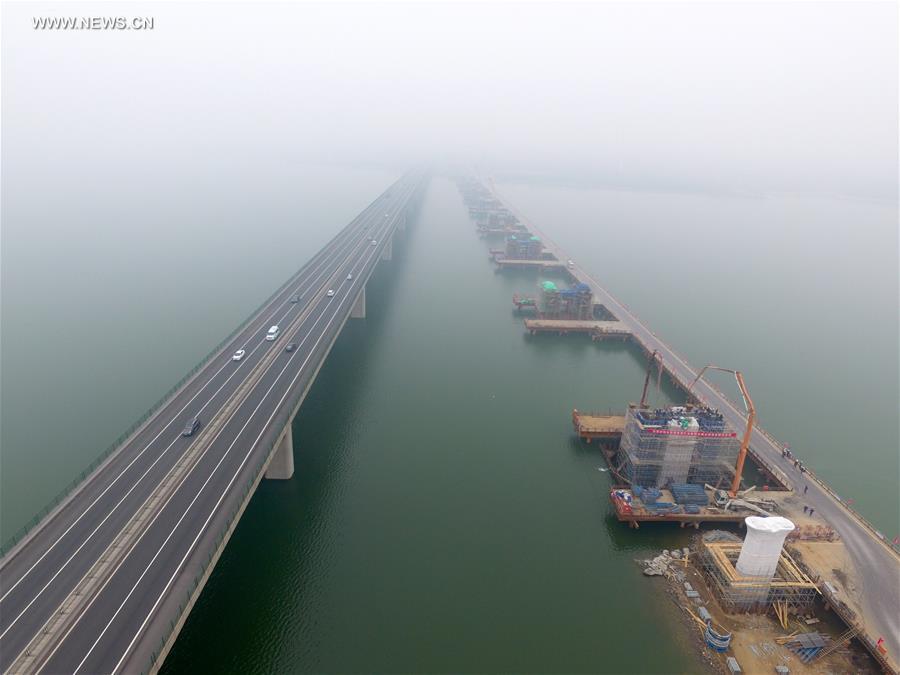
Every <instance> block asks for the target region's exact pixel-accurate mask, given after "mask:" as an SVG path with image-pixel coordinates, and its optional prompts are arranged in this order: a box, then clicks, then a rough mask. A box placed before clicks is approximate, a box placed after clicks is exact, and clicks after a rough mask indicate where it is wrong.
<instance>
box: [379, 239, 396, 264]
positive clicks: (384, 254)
mask: <svg viewBox="0 0 900 675" xmlns="http://www.w3.org/2000/svg"><path fill="white" fill-rule="evenodd" d="M393 257H394V238H393V237H391V238H390V239H388V243H387V244H385V246H384V248H383V249H381V259H382V260H390V259H391V258H393Z"/></svg>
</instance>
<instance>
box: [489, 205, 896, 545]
mask: <svg viewBox="0 0 900 675" xmlns="http://www.w3.org/2000/svg"><path fill="white" fill-rule="evenodd" d="M492 192H493V193H494V195H495V196H496V197H497V198H498V199H500V201H502V202H503V203H504V204H505V205H506V207H507V208H508V209H510V210H511V211H512V212H513V213H515V214H516V215H517V216H518V217H519V218H520V219H521V220H523V221H526V222H528V224H529V225H531V226H532V227H533V228H534V229H536V230H537V229H539V228H537V227H536V226H535V225H534V224H533V223H531V221H530V220H528V219H527V218H525V217H524V215H523V214H521V213H519V212H518V211H517V210H516V209H514V208H513V207H512V206H511V205H510V204H508V203H506V200H505V199H504V198H503V197H502V196H501V195H500V193H499V192H498V191H497V190H496V189H494V190H492ZM541 235H542V237H543V238H544V240H546V241H547V242H549V243H550V244H551V245H552V246H553V247H555V248H556V249H558V250H559V251H562V248H561V247H560V246H559V245H558V244H557V243H556V242H555V241H553V240H552V239H550V237H548V236H547V235H546V234H545V233H543V232H541ZM584 273H585V274H586V275H587V276H588V278H589V279H590V280H591V281H593V282H594V283H595V284H597V286H599V287H600V288H602V289H603V291H604V292H605V293H606V294H607V295H608V296H609V297H610V298H612V299H613V300H614V301H615V302H616V303H618V304H619V305H621V306H622V307H624V308H625V310H626V311H627V312H628V313H629V314H631V315H632V316H633V317H634V318H635V319H636V320H637V322H638V323H640V324H641V325H642V326H643V327H644V328H645V329H646V330H647V331H648V332H649V333H650V334H651V335H653V337H655V338H656V339H657V340H659V341H660V342H662V339H661V338H659V337H657V335H656V333H654V332H653V331H652V330H650V328H649V326H648V325H647V324H646V323H645V322H644V321H643V319H641V318H640V317H639V316H638V315H637V313H636V312H635V311H634V310H632V309H631V308H630V307H629V306H628V305H626V304H625V303H624V302H622V301H621V300H619V298H617V297H616V296H615V295H613V294H612V293H611V292H610V291H609V290H607V289H606V288H605V287H604V286H602V285H601V284H600V283H599V282H598V281H597V280H596V279H594V277H593V275H592V274H590V273H589V272H587V271H585V272H584ZM607 309H608V310H609V311H612V310H611V309H610V308H607ZM617 318H618V317H617ZM666 348H667V349H668V350H669V351H671V352H672V353H673V354H675V356H677V357H678V358H679V359H680V360H681V362H682V363H683V364H684V365H685V366H686V367H687V368H688V370H690V371H693V367H691V366H690V365H689V364H690V361H688V360H687V359H686V358H685V357H684V355H683V354H681V353H679V352H678V351H676V350H675V349H673V348H672V347H671V346H670V345H668V344H666ZM707 384H709V386H710V388H712V389H714V390H715V391H716V392H717V393H718V394H719V395H720V396H722V398H724V399H726V400H727V401H729V402H730V403H731V404H732V406H734V407H735V409H738V410H739V408H738V407H737V405H736V404H735V402H734V401H733V400H732V399H731V398H730V397H729V396H726V395H725V394H724V393H722V391H721V390H720V389H719V388H718V387H715V386H713V385H712V384H710V383H707ZM754 429H756V430H757V431H759V432H760V433H761V434H762V435H763V436H765V437H766V438H768V439H769V440H770V441H772V442H773V443H774V444H776V446H778V447H784V444H783V443H781V441H779V440H777V439H776V438H775V437H774V436H773V435H772V434H770V433H769V432H768V431H767V430H766V429H764V428H763V427H761V426H759V425H758V424H757V425H754ZM750 451H751V452H752V454H753V457H754V459H755V460H757V461H758V462H760V463H761V464H763V465H764V466H765V467H766V469H767V470H769V471H773V472H777V473H776V474H775V475H780V476H784V480H785V481H787V480H789V478H788V477H787V476H786V475H785V474H784V472H783V471H781V469H778V468H777V467H775V466H774V465H772V464H770V463H769V462H768V461H767V460H766V459H764V458H763V457H761V456H760V454H759V453H758V452H754V451H753V450H752V448H751V450H750ZM806 473H807V474H809V476H810V478H811V479H812V480H814V481H815V482H816V484H817V485H818V486H819V487H821V488H822V489H823V490H824V491H825V492H827V493H828V494H829V495H831V496H832V497H833V498H834V499H835V500H836V501H837V502H838V504H840V505H841V506H842V507H843V508H844V509H846V510H847V511H848V512H849V514H850V515H851V516H852V517H853V518H855V519H856V520H857V522H859V523H860V524H861V525H862V526H863V527H865V528H866V529H867V530H868V531H869V533H870V534H872V535H874V537H875V538H876V539H877V540H879V541H880V542H881V543H883V544H884V545H885V547H887V549H888V550H889V551H891V552H892V553H893V554H894V555H895V556H897V557H898V558H900V545H898V544H893V543H891V541H890V540H888V539H887V537H885V535H884V534H883V533H882V532H881V531H880V530H878V529H877V528H876V527H875V526H874V525H873V524H872V523H871V522H870V521H869V520H868V519H867V518H866V517H865V516H863V515H862V514H861V513H860V512H859V511H857V510H856V509H854V508H853V507H851V506H850V505H849V504H847V502H845V501H844V500H843V499H842V498H841V497H840V495H838V494H837V493H836V492H835V491H834V490H833V489H832V488H831V487H830V486H829V485H828V484H827V483H826V482H825V481H824V480H822V479H821V478H819V477H818V476H817V475H816V474H815V472H813V471H812V470H811V469H809V468H807V470H806ZM787 484H788V483H787V482H785V485H787Z"/></svg>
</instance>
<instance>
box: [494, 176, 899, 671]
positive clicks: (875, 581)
mask: <svg viewBox="0 0 900 675" xmlns="http://www.w3.org/2000/svg"><path fill="white" fill-rule="evenodd" d="M486 185H487V187H488V189H489V190H491V192H492V193H493V195H494V197H495V198H496V199H497V200H498V201H500V202H501V203H502V204H503V205H504V206H505V207H506V208H507V209H508V210H509V211H510V212H511V213H513V214H514V215H515V216H516V217H517V218H518V219H519V221H520V222H521V223H523V224H525V225H526V226H527V227H528V229H529V230H530V231H531V232H532V233H533V234H535V235H537V236H539V237H540V238H541V240H542V243H543V245H544V249H545V250H549V251H550V252H552V253H553V255H555V256H556V259H557V260H567V261H568V260H569V259H570V256H569V255H568V254H567V253H566V252H565V251H563V250H562V248H560V247H559V246H558V245H557V244H556V243H555V242H554V241H553V240H552V239H550V238H549V237H548V236H547V235H546V234H545V233H544V232H542V231H541V229H540V228H538V227H537V226H536V225H535V224H534V223H533V222H531V221H529V220H528V219H527V218H526V217H525V216H524V215H523V214H522V213H520V212H519V211H518V210H517V209H516V208H515V207H514V206H513V205H512V204H510V203H509V202H508V201H507V200H506V199H504V198H503V196H502V195H501V194H500V193H499V192H498V191H497V189H496V186H494V184H493V181H490V180H489V181H486ZM567 267H568V272H569V273H570V274H571V275H572V276H573V277H574V278H575V279H577V280H578V281H580V282H582V283H586V284H588V285H589V286H590V287H591V290H592V292H593V294H594V299H595V300H596V301H597V302H600V303H602V304H603V305H605V306H606V308H607V309H609V310H610V311H611V312H612V313H613V314H615V316H616V317H617V318H618V319H619V322H620V323H621V325H622V328H623V329H624V330H626V331H629V332H630V333H631V335H632V338H633V339H634V340H635V341H636V342H637V343H638V344H639V345H640V346H641V348H642V349H643V350H644V351H645V352H646V353H647V354H651V353H653V351H654V350H658V352H659V354H660V355H661V356H662V359H663V365H664V368H665V369H666V371H667V372H668V373H669V374H670V375H671V376H672V378H673V380H674V381H675V382H676V383H678V385H679V386H680V387H681V388H682V389H684V390H685V391H687V390H688V389H689V388H690V385H691V383H692V382H693V381H694V379H695V378H696V377H697V371H696V370H695V369H694V368H693V367H692V366H691V365H690V364H689V363H688V362H687V360H686V359H685V358H683V357H682V356H681V355H680V354H678V353H677V352H676V351H675V350H674V349H672V348H671V347H670V346H669V345H668V344H666V343H665V342H664V341H663V340H662V339H661V338H660V337H658V336H657V335H656V333H654V332H653V331H652V330H651V329H650V328H649V327H648V326H647V325H646V324H645V323H644V322H643V321H641V319H639V318H638V317H637V316H636V315H635V314H634V312H632V311H631V309H630V308H628V307H627V306H626V305H625V304H623V303H622V302H620V301H619V300H618V299H617V298H615V297H614V296H613V295H612V294H611V293H610V292H609V291H607V290H606V289H605V288H604V287H603V286H601V285H600V283H598V282H597V280H596V279H594V278H593V277H592V276H591V275H590V274H588V272H587V271H585V270H584V269H583V268H582V267H581V265H579V264H578V262H577V261H573V263H572V265H571V266H567ZM692 395H693V396H694V397H695V398H696V399H697V400H698V401H699V402H701V403H704V404H706V405H709V406H711V407H713V408H718V409H719V411H720V412H721V413H722V414H724V415H725V418H726V420H727V421H728V423H729V424H730V425H731V426H732V428H734V429H739V430H743V429H745V428H746V426H747V417H746V414H745V412H744V410H742V409H740V408H738V407H737V406H736V405H735V404H734V402H732V401H731V400H730V399H729V398H728V397H727V396H725V394H723V393H722V392H721V391H720V390H719V389H718V388H716V387H715V386H713V385H712V384H710V383H709V382H707V381H706V380H699V381H698V382H697V383H696V384H695V385H694V387H693V390H692ZM783 447H784V446H783V444H781V443H779V442H778V441H777V440H775V439H774V438H773V437H772V436H771V435H769V434H768V433H767V432H766V431H765V430H764V429H763V428H762V427H760V426H759V424H756V425H754V427H753V432H752V436H751V438H750V453H751V454H752V455H753V457H754V459H755V460H756V461H757V462H759V463H760V464H762V465H763V466H764V467H765V468H766V470H768V471H769V472H770V473H772V474H773V475H774V476H775V477H776V478H778V479H779V481H780V482H782V483H783V484H784V485H786V486H787V487H793V486H796V485H798V484H802V485H804V486H808V488H809V489H808V492H807V493H806V494H805V495H804V496H803V500H804V503H806V504H808V505H809V506H811V507H812V508H813V509H815V511H816V513H817V514H818V515H819V516H820V517H821V518H822V519H823V520H825V521H826V522H827V523H828V524H829V525H831V527H833V528H834V530H835V531H836V532H837V533H838V535H840V537H841V539H843V541H844V544H845V546H846V549H847V552H848V553H849V555H850V558H851V560H852V561H853V564H854V565H855V566H856V568H857V571H858V575H857V576H858V578H859V579H860V580H861V581H862V588H859V589H858V590H859V592H860V595H861V598H862V602H863V605H864V607H863V609H864V611H865V617H861V619H862V621H863V626H862V628H863V630H864V634H863V635H860V639H861V640H864V641H865V642H866V643H867V647H868V648H869V651H870V652H872V653H873V655H874V656H876V658H878V659H879V662H880V663H881V665H882V666H883V667H884V668H885V669H886V670H889V671H891V672H898V671H900V667H898V665H900V554H898V552H897V550H896V549H894V548H893V547H892V545H891V544H890V543H889V542H887V541H886V539H885V537H884V536H883V535H882V534H881V533H880V532H878V531H877V530H875V528H874V527H872V525H871V524H870V523H868V522H867V521H866V520H865V519H863V518H862V516H860V515H859V514H858V513H856V512H855V511H853V510H852V509H851V508H850V507H849V506H848V505H847V504H846V503H845V502H844V501H843V500H841V499H840V498H839V497H838V495H837V494H836V493H835V492H834V491H833V490H832V489H831V488H830V487H829V486H828V485H827V484H826V483H825V482H824V481H822V480H819V479H817V478H816V477H815V475H814V474H812V473H811V472H810V471H807V473H806V474H805V477H804V476H802V475H801V473H800V472H799V471H798V470H797V469H795V468H794V466H793V462H792V461H791V460H790V459H785V458H784V457H782V453H781V451H782V448H783ZM879 638H883V640H884V644H885V646H886V648H887V654H886V655H883V654H880V653H879V650H878V649H877V646H876V643H877V640H878V639H879Z"/></svg>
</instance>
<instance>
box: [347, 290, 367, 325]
mask: <svg viewBox="0 0 900 675" xmlns="http://www.w3.org/2000/svg"><path fill="white" fill-rule="evenodd" d="M350 318H351V319H365V318H366V287H365V286H363V287H362V290H361V291H360V292H359V295H357V296H356V302H354V303H353V309H351V310H350Z"/></svg>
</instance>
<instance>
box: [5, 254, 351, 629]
mask: <svg viewBox="0 0 900 675" xmlns="http://www.w3.org/2000/svg"><path fill="white" fill-rule="evenodd" d="M348 244H349V245H352V240H351V239H350V238H348V240H347V241H346V242H343V243H342V245H341V246H340V250H341V252H342V253H343V252H344V250H346V249H347V248H349V246H348ZM326 262H327V257H326V258H323V259H322V260H320V261H319V262H318V263H316V265H315V267H314V268H313V270H312V273H313V274H315V278H316V283H317V282H318V280H319V279H321V278H322V277H323V276H327V275H322V274H321V273H320V272H319V270H320V268H321V267H322V266H323V265H324V264H325V263H326ZM299 274H300V273H298V275H299ZM314 285H315V284H314ZM294 290H296V289H294ZM304 295H305V292H304ZM313 295H314V294H313ZM313 299H314V297H313V298H310V302H311V301H312V300H313ZM285 304H290V302H289V301H285V302H282V304H281V305H280V306H279V308H278V309H281V307H283V306H284V305H285ZM297 304H298V305H299V304H300V303H297ZM305 307H306V305H304V309H305ZM290 311H291V309H290V308H289V309H288V311H287V312H286V313H285V314H284V316H287V314H288V313H290ZM282 318H283V317H282ZM270 320H271V319H270ZM266 323H268V322H263V324H262V325H261V326H260V328H258V329H256V330H254V331H253V332H252V333H251V335H250V337H249V338H248V339H247V340H246V341H245V342H244V343H243V344H242V345H241V349H244V348H246V347H247V345H248V344H249V343H250V340H252V339H253V337H254V336H255V335H257V334H258V333H260V332H261V330H262V329H265V324H266ZM248 327H249V326H248ZM257 348H258V345H257ZM253 351H254V352H255V351H256V348H254V350H253ZM252 355H253V352H251V353H250V356H252ZM248 359H249V357H248ZM228 365H229V362H226V363H225V364H223V365H222V367H221V368H219V370H217V371H216V372H215V374H214V375H213V376H212V377H210V378H209V379H208V380H207V381H206V382H205V383H204V385H203V386H202V387H201V388H200V389H199V390H198V391H197V393H195V394H194V395H193V396H192V397H191V399H190V400H189V401H188V402H187V403H186V404H185V406H184V407H183V408H182V409H181V410H179V411H178V412H177V413H175V415H174V416H173V417H172V419H171V420H170V421H169V423H168V424H166V426H164V427H163V428H162V429H161V430H160V432H159V433H158V434H157V435H156V436H154V437H153V439H152V440H151V441H150V442H149V443H147V445H146V446H145V447H144V448H143V449H142V450H141V451H140V452H139V453H138V454H137V455H135V457H134V458H133V459H132V460H131V461H130V462H129V463H128V465H127V466H126V467H125V468H124V469H122V470H121V471H120V472H119V475H118V476H116V477H115V478H114V479H113V480H112V482H110V484H109V485H107V486H106V488H105V489H104V490H103V492H101V493H100V494H99V495H98V496H97V497H96V498H95V499H94V500H93V501H92V502H91V503H90V504H89V505H88V506H87V507H86V508H85V509H84V511H83V512H82V513H81V514H80V515H79V516H78V518H76V519H75V520H74V521H73V522H72V524H71V525H69V527H68V528H66V530H65V531H64V532H63V533H62V534H60V535H59V537H57V538H56V541H54V542H53V543H52V544H51V545H50V546H49V547H48V548H47V550H46V551H44V553H43V554H42V555H41V557H40V558H38V559H37V560H36V561H35V562H34V563H33V564H32V565H31V567H29V568H28V569H27V570H25V572H24V573H23V574H22V576H21V577H19V579H18V580H17V581H16V582H15V583H14V584H13V585H12V586H10V587H9V588H8V589H7V590H6V592H5V593H4V594H3V595H2V597H0V602H2V601H3V600H5V599H6V597H7V596H8V595H9V594H10V593H12V592H13V590H15V588H16V587H17V586H18V585H19V584H20V583H22V581H24V579H25V578H26V577H27V576H28V575H29V574H30V573H31V572H32V570H34V568H35V567H37V566H38V565H39V564H40V563H41V562H42V561H43V560H44V558H46V557H47V555H48V554H49V553H50V552H51V551H52V550H53V549H54V548H55V547H56V545H57V544H58V543H59V542H60V541H61V540H62V539H63V538H64V537H65V536H66V535H67V534H69V532H70V531H71V530H72V528H74V527H75V526H76V525H77V524H78V523H79V522H81V519H82V518H84V516H86V515H87V514H88V512H89V511H90V510H91V509H92V508H93V507H94V505H95V504H96V503H97V502H98V501H99V500H100V499H102V498H103V497H104V495H106V493H107V492H109V490H110V489H112V487H113V486H114V485H115V484H116V483H117V482H118V481H119V479H120V478H122V476H124V475H125V473H126V472H127V471H128V470H129V469H130V468H131V467H132V466H133V465H134V463H135V462H136V461H137V460H138V459H140V458H141V457H142V456H143V455H144V453H145V452H146V451H147V450H148V449H149V448H150V447H151V446H152V445H153V444H154V443H156V441H157V440H159V437H160V436H162V435H163V433H165V432H166V430H167V429H168V428H169V427H170V426H172V423H173V422H174V421H175V420H176V419H177V418H178V416H179V415H181V413H183V412H184V411H185V410H187V408H188V407H189V406H190V405H192V404H193V403H194V399H196V398H197V397H198V396H199V395H200V394H202V393H203V392H204V391H205V390H206V388H207V387H208V386H209V385H210V384H212V383H213V381H215V379H216V378H217V377H218V376H219V374H220V373H221V372H222V371H223V370H224V369H225V368H226V367H228ZM240 365H243V361H241V363H240ZM240 365H238V367H237V368H236V369H235V371H234V372H237V370H238V369H239V368H240ZM233 374H234V373H232V376H233ZM230 379H231V376H229V378H228V380H230ZM228 380H226V383H227V382H228ZM223 386H224V385H223ZM219 391H221V387H220V388H219V390H218V391H216V392H215V393H214V394H213V395H212V396H211V397H210V399H209V400H207V402H206V403H205V404H204V405H203V407H204V408H205V407H206V406H207V405H208V404H209V403H210V401H211V400H212V399H213V398H215V396H216V394H218V393H219ZM201 410H202V409H201ZM160 412H162V411H160ZM171 447H172V446H171V444H170V445H169V447H168V448H166V450H164V451H163V453H162V455H164V454H165V453H166V452H167V451H168V450H169V448H171ZM162 455H160V457H162ZM156 461H159V458H157V460H156ZM155 463H156V462H154V464H155ZM144 475H146V472H145V473H144ZM143 477H144V476H143V475H142V476H141V477H140V478H139V479H138V480H137V482H136V483H135V484H134V485H133V486H132V488H131V489H134V487H136V486H137V485H138V483H140V481H141V480H142V479H143ZM129 492H130V490H129ZM119 504H121V500H120V502H119ZM117 506H118V504H116V507H117ZM116 507H113V511H114V510H115V508H116ZM111 513H112V512H110V514H111ZM94 531H95V532H96V530H94ZM91 534H93V533H91ZM79 550H80V549H79ZM69 560H71V558H70V559H69ZM68 562H69V561H66V564H68ZM58 573H59V572H57V574H58ZM54 578H55V575H54ZM45 588H46V586H44V588H42V589H41V590H40V591H39V592H38V595H40V594H41V593H42V592H43V591H44V589H45ZM36 599H37V596H35V597H34V598H33V599H32V600H31V602H30V603H28V606H29V607H30V606H31V604H32V603H34V601H35V600H36ZM26 609H27V607H26ZM23 613H24V610H23ZM21 616H22V614H21V613H20V614H19V616H17V617H16V619H15V620H13V622H12V623H11V624H10V625H9V626H7V627H6V630H4V631H3V633H0V638H3V636H5V635H6V633H7V631H9V629H10V628H12V626H13V624H14V623H15V622H16V621H18V619H19V618H20V617H21Z"/></svg>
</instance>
